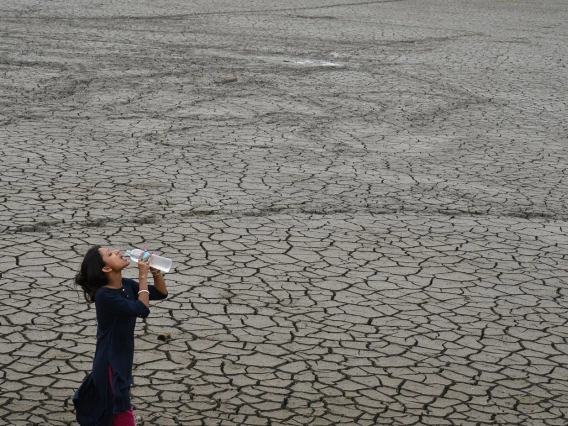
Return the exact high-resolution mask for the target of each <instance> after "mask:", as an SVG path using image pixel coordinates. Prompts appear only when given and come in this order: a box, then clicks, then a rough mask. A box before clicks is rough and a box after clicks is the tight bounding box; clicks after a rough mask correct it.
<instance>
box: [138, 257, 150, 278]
mask: <svg viewBox="0 0 568 426" xmlns="http://www.w3.org/2000/svg"><path fill="white" fill-rule="evenodd" d="M145 253H146V251H143V252H142V254H141V255H140V257H139V258H138V274H139V275H140V276H141V277H145V276H147V275H148V271H149V270H150V260H151V258H152V255H150V256H147V257H146V258H145V259H144V254H145ZM143 259H144V260H143Z"/></svg>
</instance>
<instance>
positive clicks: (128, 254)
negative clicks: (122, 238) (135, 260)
mask: <svg viewBox="0 0 568 426" xmlns="http://www.w3.org/2000/svg"><path fill="white" fill-rule="evenodd" d="M130 253H132V252H131V251H130V250H126V251H125V252H124V255H125V256H126V257H130Z"/></svg>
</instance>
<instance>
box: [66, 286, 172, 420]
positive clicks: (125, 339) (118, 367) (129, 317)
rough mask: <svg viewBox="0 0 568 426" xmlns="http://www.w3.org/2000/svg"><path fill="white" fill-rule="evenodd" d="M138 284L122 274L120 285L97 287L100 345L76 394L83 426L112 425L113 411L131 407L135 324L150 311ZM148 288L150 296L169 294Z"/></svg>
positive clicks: (152, 297)
mask: <svg viewBox="0 0 568 426" xmlns="http://www.w3.org/2000/svg"><path fill="white" fill-rule="evenodd" d="M138 288H139V287H138V283H137V282H136V281H134V280H131V279H128V278H123V279H122V288H121V289H111V288H104V287H103V288H100V289H99V290H97V294H96V295H95V306H96V311H97V322H98V325H97V348H96V351H95V358H94V360H93V370H92V372H91V374H89V376H87V378H86V379H85V381H84V382H83V384H82V385H81V387H80V388H79V389H78V390H77V392H75V396H74V397H73V403H74V404H75V409H76V412H77V421H78V422H79V424H80V425H82V426H107V425H110V424H111V421H112V415H113V414H117V413H122V412H123V411H126V410H129V409H130V408H132V405H131V404H130V386H131V385H132V363H133V360H134V328H135V327H136V318H137V317H141V318H146V317H147V316H148V315H149V314H150V309H148V307H146V305H144V303H142V302H141V301H139V300H138ZM148 290H149V291H150V300H160V299H165V298H166V297H167V294H163V293H161V292H160V291H158V290H156V288H155V287H154V286H153V285H149V286H148ZM109 366H110V368H111V369H112V382H110V381H109Z"/></svg>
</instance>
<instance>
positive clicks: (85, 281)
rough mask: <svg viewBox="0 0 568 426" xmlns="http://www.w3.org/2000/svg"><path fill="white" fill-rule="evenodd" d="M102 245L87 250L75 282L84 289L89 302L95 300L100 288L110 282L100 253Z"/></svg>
mask: <svg viewBox="0 0 568 426" xmlns="http://www.w3.org/2000/svg"><path fill="white" fill-rule="evenodd" d="M100 248H101V246H93V247H91V248H90V249H89V251H87V254H86V255H85V257H84V259H83V263H81V269H80V270H79V273H78V274H77V275H75V284H77V285H78V286H80V287H81V288H82V289H83V292H84V296H85V300H86V301H87V302H88V303H92V302H94V301H95V294H96V292H97V290H98V289H99V288H101V287H102V286H105V285H107V284H108V279H107V277H106V275H105V273H104V272H103V268H104V267H105V262H104V261H103V257H102V256H101V254H100V253H99V249H100Z"/></svg>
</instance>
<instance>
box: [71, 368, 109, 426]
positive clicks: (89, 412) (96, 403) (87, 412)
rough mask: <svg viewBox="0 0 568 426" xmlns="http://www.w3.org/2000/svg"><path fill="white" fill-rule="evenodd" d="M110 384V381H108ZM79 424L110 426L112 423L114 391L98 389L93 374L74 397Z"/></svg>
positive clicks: (90, 374)
mask: <svg viewBox="0 0 568 426" xmlns="http://www.w3.org/2000/svg"><path fill="white" fill-rule="evenodd" d="M107 383H108V381H107ZM73 405H74V406H75V412H76V417H77V422H78V423H79V425H81V426H110V425H111V423H112V416H113V412H112V407H113V404H112V389H111V388H110V383H108V384H107V389H105V390H102V392H101V389H97V386H96V384H95V381H94V380H93V375H92V373H89V375H88V376H87V377H85V380H83V383H82V384H81V386H79V389H77V391H76V392H75V395H73Z"/></svg>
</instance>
